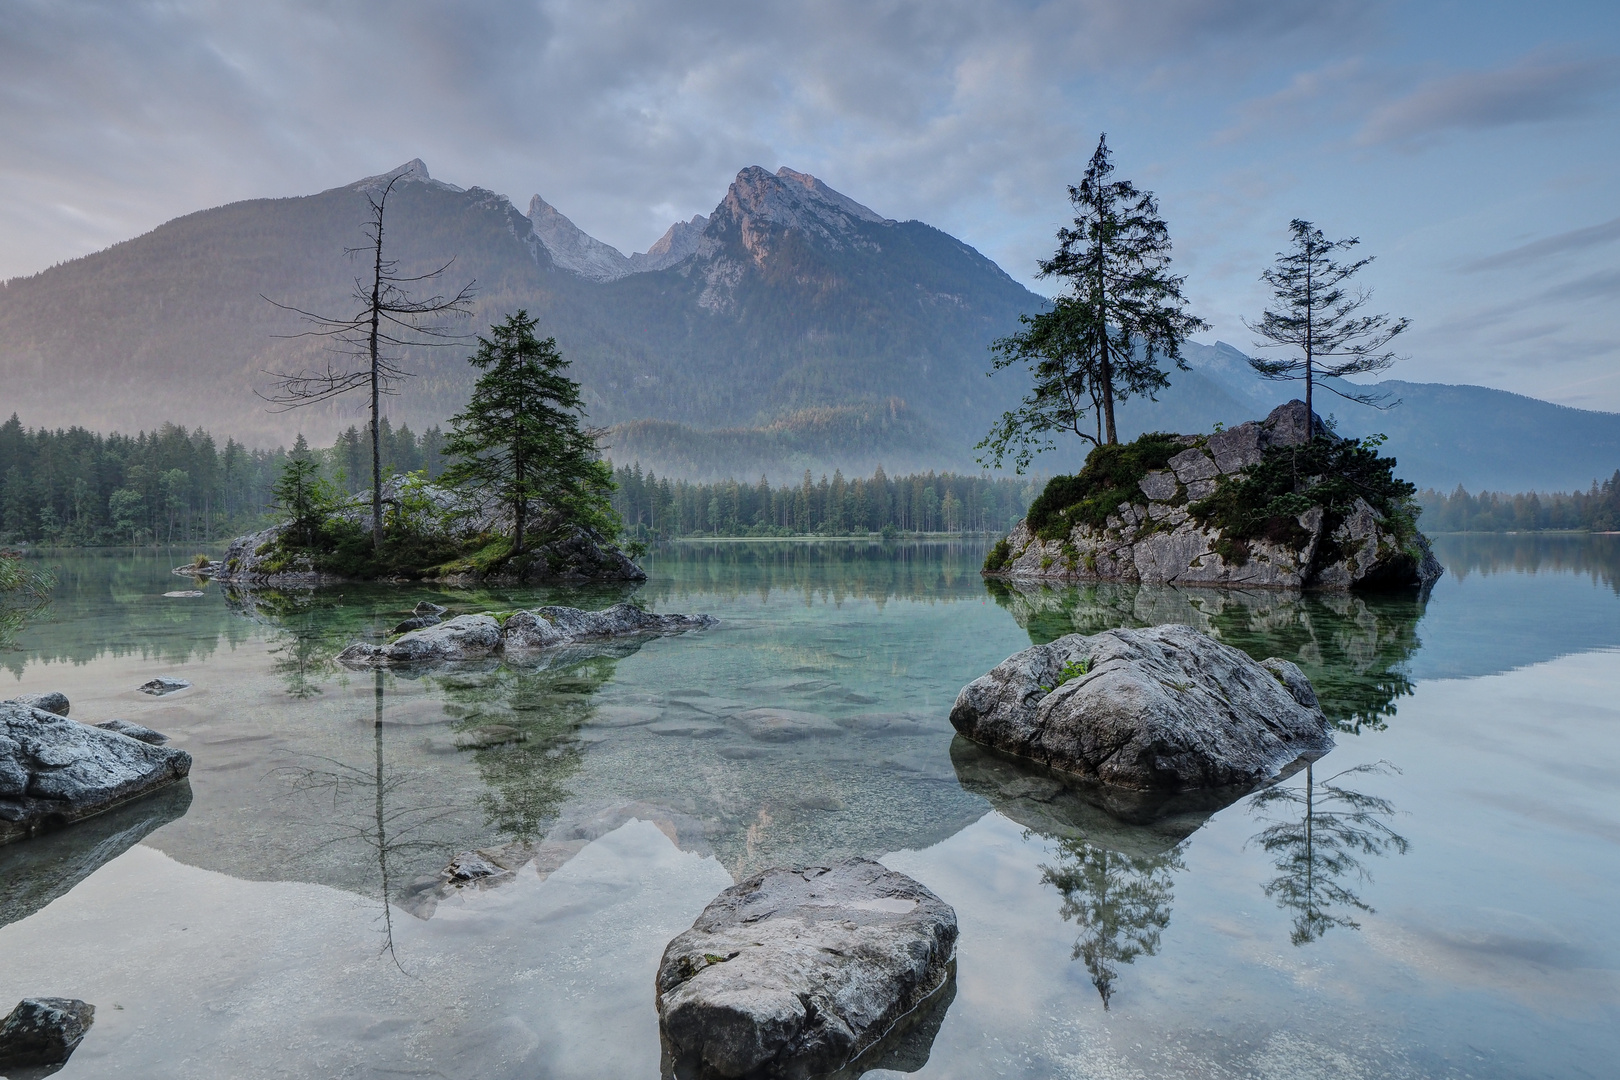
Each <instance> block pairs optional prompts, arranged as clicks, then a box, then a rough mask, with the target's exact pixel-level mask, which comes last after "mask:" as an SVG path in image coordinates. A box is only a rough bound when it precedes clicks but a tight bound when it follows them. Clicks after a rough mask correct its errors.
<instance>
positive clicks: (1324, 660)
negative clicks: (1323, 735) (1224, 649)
mask: <svg viewBox="0 0 1620 1080" xmlns="http://www.w3.org/2000/svg"><path fill="white" fill-rule="evenodd" d="M986 587H987V588H989V589H990V592H991V594H992V595H993V596H994V597H995V598H996V602H997V603H999V604H1000V605H1001V606H1003V607H1004V608H1006V609H1007V610H1008V611H1010V612H1011V613H1012V615H1013V618H1014V619H1016V620H1017V621H1018V624H1019V625H1020V626H1022V627H1024V628H1025V630H1027V631H1028V633H1029V636H1030V640H1031V641H1032V642H1034V643H1035V644H1044V643H1045V642H1048V641H1053V640H1056V639H1057V638H1060V637H1062V636H1063V635H1065V634H1095V633H1098V632H1100V631H1103V630H1109V629H1113V628H1115V627H1120V626H1130V627H1136V626H1158V625H1162V624H1164V623H1186V624H1187V625H1189V626H1193V627H1196V628H1197V629H1199V630H1202V631H1203V632H1205V633H1207V634H1209V635H1210V636H1212V637H1214V638H1216V639H1217V640H1220V641H1223V642H1225V643H1226V644H1228V645H1231V646H1234V647H1235V648H1239V649H1242V650H1243V651H1244V652H1246V653H1248V654H1249V655H1250V656H1252V657H1254V658H1255V659H1256V660H1263V659H1265V658H1266V657H1268V656H1279V657H1282V658H1283V659H1284V660H1291V661H1293V662H1294V663H1296V664H1298V665H1299V666H1300V668H1301V669H1302V670H1303V671H1304V672H1305V674H1306V675H1307V676H1308V677H1309V678H1310V680H1311V685H1312V686H1314V687H1315V688H1316V694H1317V697H1318V699H1319V700H1320V701H1321V703H1322V711H1323V712H1324V713H1326V714H1327V718H1328V720H1329V721H1330V722H1331V723H1332V724H1333V725H1334V727H1335V728H1337V729H1338V730H1340V731H1345V732H1360V731H1363V730H1366V729H1374V730H1376V729H1380V728H1383V727H1384V726H1385V725H1386V724H1387V722H1388V718H1389V717H1391V716H1393V715H1395V709H1396V705H1395V702H1396V700H1397V699H1399V698H1401V697H1404V696H1406V695H1408V694H1410V693H1411V692H1412V680H1411V678H1410V677H1409V675H1408V673H1407V669H1408V666H1409V662H1410V660H1411V658H1412V655H1413V654H1414V653H1415V652H1416V651H1417V649H1418V647H1419V641H1418V637H1417V624H1418V620H1419V619H1420V618H1421V617H1422V615H1423V610H1424V606H1425V605H1426V604H1427V602H1428V601H1427V598H1426V597H1419V596H1402V595H1389V596H1386V595H1376V596H1359V595H1356V594H1353V593H1303V594H1302V593H1297V592H1288V591H1285V590H1280V589H1266V590H1260V589H1194V588H1182V587H1179V586H1173V585H1157V586H1155V585H1131V584H1110V583H1105V584H1097V585H1087V586H1083V587H1067V588H1046V587H1042V586H1036V585H1027V584H1018V583H1012V582H1000V581H993V582H987V583H986Z"/></svg>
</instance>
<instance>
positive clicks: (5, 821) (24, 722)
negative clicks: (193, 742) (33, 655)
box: [0, 701, 191, 844]
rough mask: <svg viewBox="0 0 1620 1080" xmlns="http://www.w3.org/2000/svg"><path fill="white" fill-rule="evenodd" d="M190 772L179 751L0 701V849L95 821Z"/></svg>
mask: <svg viewBox="0 0 1620 1080" xmlns="http://www.w3.org/2000/svg"><path fill="white" fill-rule="evenodd" d="M190 771H191V755H190V754H188V753H186V752H185V751H184V750H176V749H173V748H170V747H163V746H153V745H151V744H150V743H146V742H142V741H140V740H138V739H132V738H130V737H128V736H127V735H120V734H118V733H117V732H113V731H104V730H102V729H101V728H98V727H91V726H90V725H88V724H81V723H78V722H77V721H74V720H69V719H67V718H66V717H63V716H57V715H56V714H55V713H49V712H46V711H44V710H43V709H36V708H34V707H33V706H31V705H25V704H21V703H19V702H15V701H0V844H7V843H11V842H12V841H15V840H23V839H27V838H28V837H30V836H34V835H37V834H38V833H40V832H44V831H46V830H49V829H53V828H57V827H60V826H62V825H67V824H70V823H72V822H74V821H78V820H80V819H82V818H87V817H90V816H91V815H93V814H99V813H101V812H102V811H103V810H108V809H111V808H112V807H114V806H117V805H118V804H119V803H122V802H126V801H127V800H129V799H133V798H137V797H139V796H141V795H144V794H146V793H147V792H149V791H153V790H155V789H157V788H160V787H163V786H164V785H166V784H172V783H174V782H175V781H177V780H179V779H181V778H182V777H184V776H185V775H186V774H187V773H189V772H190Z"/></svg>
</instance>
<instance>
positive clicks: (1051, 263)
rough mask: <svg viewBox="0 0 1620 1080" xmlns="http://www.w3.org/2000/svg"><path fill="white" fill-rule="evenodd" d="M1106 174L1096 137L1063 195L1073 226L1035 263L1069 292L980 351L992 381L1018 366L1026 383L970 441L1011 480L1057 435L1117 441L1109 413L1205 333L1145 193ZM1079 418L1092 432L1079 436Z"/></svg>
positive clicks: (1159, 377)
mask: <svg viewBox="0 0 1620 1080" xmlns="http://www.w3.org/2000/svg"><path fill="white" fill-rule="evenodd" d="M1113 172H1114V165H1113V160H1112V156H1111V155H1110V154H1109V151H1108V139H1107V136H1104V137H1103V138H1101V139H1099V140H1098V142H1097V150H1096V152H1095V153H1094V154H1093V155H1092V157H1091V162H1090V164H1089V165H1088V166H1087V168H1086V173H1085V176H1084V178H1083V179H1082V180H1081V181H1080V183H1079V184H1078V185H1076V186H1074V187H1071V188H1069V201H1070V202H1071V203H1073V205H1074V211H1075V216H1074V223H1073V226H1072V227H1068V226H1066V227H1064V228H1062V229H1059V230H1058V250H1057V252H1056V253H1055V254H1054V255H1053V256H1052V257H1051V258H1050V259H1046V260H1043V261H1042V262H1041V264H1040V266H1041V276H1042V277H1060V278H1063V279H1065V280H1066V281H1067V282H1068V285H1069V288H1070V290H1071V294H1070V295H1067V296H1060V297H1058V298H1057V299H1056V300H1054V301H1053V303H1052V307H1051V308H1050V309H1049V310H1047V311H1045V312H1043V313H1041V314H1039V315H1034V316H1024V317H1023V319H1022V322H1023V325H1024V330H1022V331H1021V332H1019V333H1016V334H1013V335H1011V336H1009V337H1004V338H1001V339H1000V340H998V341H997V342H996V343H995V344H994V345H993V346H992V349H993V350H994V352H995V353H996V360H995V362H994V367H993V369H992V373H993V372H994V371H999V370H1001V369H1003V368H1006V367H1010V366H1012V365H1013V364H1018V363H1022V364H1024V365H1026V366H1027V367H1028V368H1029V370H1030V374H1031V375H1032V376H1033V377H1034V384H1035V385H1034V388H1033V389H1032V390H1031V391H1030V392H1029V394H1028V395H1026V396H1025V398H1024V400H1023V401H1022V402H1021V403H1020V404H1019V406H1018V407H1017V408H1016V409H1012V410H1009V411H1008V412H1006V413H1004V414H1002V417H1001V419H1000V420H999V421H997V422H996V424H995V425H994V426H993V427H992V428H991V429H990V433H989V434H988V435H986V436H985V437H984V439H983V440H981V441H980V442H979V444H978V446H977V447H976V449H980V450H985V451H987V453H986V456H985V458H983V459H981V460H983V461H986V462H993V463H994V464H995V465H996V466H998V467H999V466H1000V465H1001V463H1002V461H1003V459H1005V458H1006V457H1008V456H1009V455H1010V456H1011V457H1012V458H1013V461H1014V465H1015V467H1016V468H1017V471H1018V472H1020V473H1021V472H1023V471H1024V469H1025V468H1027V467H1028V466H1029V463H1030V460H1031V458H1032V457H1033V456H1034V455H1035V454H1037V453H1039V452H1041V451H1042V450H1045V449H1048V448H1050V447H1051V445H1052V442H1051V438H1050V435H1051V433H1052V432H1057V431H1067V432H1069V433H1071V434H1073V435H1076V436H1078V437H1079V438H1081V439H1083V440H1085V441H1087V442H1090V443H1093V444H1098V445H1105V444H1106V445H1113V444H1116V443H1118V441H1119V439H1118V435H1117V429H1116V426H1115V422H1114V403H1115V402H1116V401H1123V400H1126V399H1127V398H1130V397H1131V396H1132V395H1143V396H1146V397H1148V398H1149V399H1152V398H1153V397H1154V396H1155V395H1156V394H1157V393H1158V391H1160V390H1163V389H1164V388H1165V387H1167V386H1169V385H1170V379H1169V377H1168V376H1167V375H1166V374H1165V373H1164V371H1163V370H1162V369H1161V368H1160V367H1159V359H1160V357H1163V358H1164V359H1167V360H1170V361H1172V362H1173V363H1174V364H1175V365H1176V366H1177V367H1180V368H1183V369H1185V368H1186V366H1187V365H1186V362H1185V361H1184V360H1183V359H1182V357H1181V346H1182V344H1183V343H1184V342H1185V341H1186V340H1187V337H1188V335H1190V334H1192V333H1193V332H1194V331H1196V330H1200V329H1203V328H1204V326H1205V323H1204V322H1203V321H1202V320H1201V319H1198V318H1196V317H1194V316H1192V315H1190V314H1188V313H1187V311H1186V306H1187V301H1186V298H1185V297H1184V296H1182V293H1181V286H1182V283H1183V281H1184V280H1185V279H1184V278H1182V277H1181V276H1179V275H1175V274H1171V273H1170V272H1169V266H1170V232H1169V229H1168V228H1166V226H1165V223H1164V219H1163V218H1161V217H1159V205H1158V202H1157V200H1155V199H1154V197H1153V193H1152V192H1149V191H1140V190H1138V189H1137V187H1136V185H1135V184H1133V183H1131V182H1130V181H1129V180H1110V179H1109V177H1110V176H1111V175H1113ZM1088 415H1089V416H1090V417H1091V418H1092V426H1093V427H1094V430H1095V434H1092V433H1090V432H1087V431H1086V430H1085V426H1086V424H1085V421H1086V418H1087V416H1088Z"/></svg>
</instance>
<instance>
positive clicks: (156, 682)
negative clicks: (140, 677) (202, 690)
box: [135, 676, 191, 697]
mask: <svg viewBox="0 0 1620 1080" xmlns="http://www.w3.org/2000/svg"><path fill="white" fill-rule="evenodd" d="M190 688H191V684H190V683H189V682H187V681H186V680H184V679H169V678H164V677H162V676H159V677H158V678H156V679H152V680H150V681H148V682H143V683H141V685H140V686H137V687H136V688H135V689H137V690H139V691H140V692H141V693H143V694H151V695H152V696H153V697H162V696H163V695H164V694H172V693H174V692H175V691H176V690H189V689H190Z"/></svg>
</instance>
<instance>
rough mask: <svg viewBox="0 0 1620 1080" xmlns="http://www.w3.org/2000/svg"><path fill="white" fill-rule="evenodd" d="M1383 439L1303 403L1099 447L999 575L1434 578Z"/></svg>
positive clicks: (1416, 581) (1347, 585)
mask: <svg viewBox="0 0 1620 1080" xmlns="http://www.w3.org/2000/svg"><path fill="white" fill-rule="evenodd" d="M1394 465H1395V462H1394V461H1393V460H1392V459H1390V458H1386V457H1382V456H1380V455H1379V454H1378V452H1377V443H1376V442H1375V441H1373V440H1356V439H1341V438H1338V437H1337V436H1335V435H1333V434H1332V433H1331V432H1330V431H1329V430H1328V429H1327V426H1326V425H1325V424H1324V423H1323V422H1322V419H1321V417H1319V416H1317V415H1316V414H1314V413H1310V414H1309V415H1308V416H1307V411H1306V408H1305V403H1304V402H1302V401H1290V402H1288V403H1287V404H1285V405H1280V406H1278V407H1277V408H1276V409H1275V410H1273V411H1272V413H1271V414H1270V415H1269V416H1267V417H1266V418H1265V419H1264V420H1258V421H1249V422H1248V423H1246V424H1242V425H1239V426H1238V427H1235V428H1230V429H1227V430H1221V431H1216V432H1213V433H1211V434H1209V435H1167V434H1163V433H1153V434H1148V435H1143V436H1142V437H1141V438H1139V439H1137V440H1136V441H1135V442H1132V443H1126V444H1123V445H1110V446H1100V447H1097V448H1096V449H1095V450H1093V451H1092V452H1091V455H1090V456H1089V457H1088V458H1087V459H1086V465H1085V467H1084V468H1083V469H1081V470H1080V472H1079V473H1078V474H1076V475H1074V476H1058V477H1054V478H1053V479H1052V481H1051V482H1050V483H1048V484H1047V486H1046V490H1045V491H1044V492H1042V494H1041V495H1040V496H1039V497H1038V498H1037V499H1036V500H1035V502H1034V503H1033V504H1031V506H1030V509H1029V515H1028V516H1027V517H1026V518H1025V519H1024V520H1023V521H1021V522H1019V523H1018V525H1017V526H1016V527H1015V528H1014V529H1013V531H1012V532H1011V533H1010V534H1009V535H1008V536H1007V537H1006V538H1005V539H1004V540H1001V541H1000V542H998V543H997V544H996V546H995V547H994V549H993V550H992V551H991V552H990V555H989V557H988V558H987V559H986V560H985V565H984V573H985V575H986V576H989V577H1000V578H1007V579H1012V580H1035V581H1079V580H1102V581H1129V582H1140V583H1142V584H1186V585H1239V586H1246V587H1255V586H1262V587H1265V586H1269V587H1281V588H1293V589H1334V590H1346V589H1398V588H1412V589H1426V588H1428V587H1429V586H1430V585H1432V584H1433V583H1434V581H1435V580H1436V579H1437V578H1439V577H1440V575H1441V573H1442V572H1443V570H1442V567H1441V566H1440V564H1439V562H1437V561H1436V560H1435V558H1434V555H1433V553H1432V552H1431V551H1430V550H1429V542H1428V540H1427V539H1426V538H1425V537H1424V536H1423V534H1422V533H1421V532H1419V531H1418V528H1417V512H1418V511H1417V507H1416V506H1415V504H1414V503H1413V501H1412V496H1413V494H1414V489H1413V487H1412V485H1411V484H1408V483H1406V482H1405V481H1403V480H1400V479H1398V478H1396V477H1395V476H1394V473H1393V468H1394Z"/></svg>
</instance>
